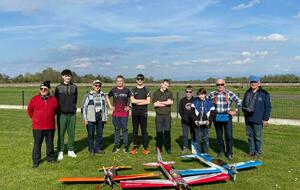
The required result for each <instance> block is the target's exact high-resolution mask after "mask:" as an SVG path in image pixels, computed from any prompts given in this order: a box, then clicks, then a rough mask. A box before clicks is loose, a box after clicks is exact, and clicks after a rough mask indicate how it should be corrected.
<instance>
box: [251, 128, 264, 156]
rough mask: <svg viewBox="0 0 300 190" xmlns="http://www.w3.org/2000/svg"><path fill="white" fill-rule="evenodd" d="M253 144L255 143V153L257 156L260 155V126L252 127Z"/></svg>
mask: <svg viewBox="0 0 300 190" xmlns="http://www.w3.org/2000/svg"><path fill="white" fill-rule="evenodd" d="M253 129H254V142H255V151H256V154H258V156H260V155H261V153H262V150H261V145H262V129H263V126H262V125H254V126H253Z"/></svg>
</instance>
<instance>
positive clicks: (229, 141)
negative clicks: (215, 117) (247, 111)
mask: <svg viewBox="0 0 300 190" xmlns="http://www.w3.org/2000/svg"><path fill="white" fill-rule="evenodd" d="M214 125H215V128H216V134H217V144H218V149H219V153H226V155H230V154H232V146H233V136H232V117H231V116H230V118H229V121H227V122H216V121H214ZM223 132H224V133H225V141H226V151H225V145H224V139H223Z"/></svg>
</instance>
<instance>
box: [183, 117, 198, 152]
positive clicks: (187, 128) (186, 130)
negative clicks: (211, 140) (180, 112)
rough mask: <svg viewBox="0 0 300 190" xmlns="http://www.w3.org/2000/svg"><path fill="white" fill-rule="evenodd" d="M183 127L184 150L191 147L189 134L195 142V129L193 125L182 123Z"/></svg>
mask: <svg viewBox="0 0 300 190" xmlns="http://www.w3.org/2000/svg"><path fill="white" fill-rule="evenodd" d="M181 126H182V138H183V148H188V147H189V133H190V135H191V140H192V141H194V140H195V129H194V127H192V126H191V125H189V124H187V123H185V122H183V121H181Z"/></svg>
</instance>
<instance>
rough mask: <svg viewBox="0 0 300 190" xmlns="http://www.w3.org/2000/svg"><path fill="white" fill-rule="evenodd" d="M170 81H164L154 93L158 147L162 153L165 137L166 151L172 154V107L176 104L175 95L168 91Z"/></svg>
mask: <svg viewBox="0 0 300 190" xmlns="http://www.w3.org/2000/svg"><path fill="white" fill-rule="evenodd" d="M169 85H170V81H169V80H168V79H164V80H163V81H162V82H161V84H160V88H159V89H158V90H156V91H155V92H154V93H153V97H152V98H153V104H154V108H155V112H156V117H155V125H156V147H158V148H159V149H160V151H162V146H163V135H164V137H165V141H164V142H165V143H164V144H165V150H166V152H167V153H168V154H171V105H172V104H173V103H174V98H173V94H172V92H171V91H169V90H168V88H169Z"/></svg>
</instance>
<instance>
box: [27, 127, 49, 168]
mask: <svg viewBox="0 0 300 190" xmlns="http://www.w3.org/2000/svg"><path fill="white" fill-rule="evenodd" d="M32 132H33V138H34V144H33V150H32V162H33V164H36V165H38V164H39V163H40V162H41V157H42V155H41V149H42V144H43V140H44V138H45V141H46V159H47V161H48V162H50V161H53V160H54V159H55V158H54V144H53V140H54V133H55V130H54V129H53V130H32Z"/></svg>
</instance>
